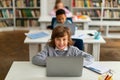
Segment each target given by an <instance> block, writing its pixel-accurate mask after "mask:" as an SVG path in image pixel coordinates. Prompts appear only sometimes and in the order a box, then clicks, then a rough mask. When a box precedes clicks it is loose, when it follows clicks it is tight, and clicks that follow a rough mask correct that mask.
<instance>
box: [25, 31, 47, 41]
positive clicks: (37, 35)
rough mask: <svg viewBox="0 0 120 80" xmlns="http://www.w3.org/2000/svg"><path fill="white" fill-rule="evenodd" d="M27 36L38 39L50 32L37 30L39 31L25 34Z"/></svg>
mask: <svg viewBox="0 0 120 80" xmlns="http://www.w3.org/2000/svg"><path fill="white" fill-rule="evenodd" d="M25 35H26V36H27V37H29V38H31V39H37V38H43V37H46V36H48V35H49V34H47V33H45V32H37V33H29V34H25Z"/></svg>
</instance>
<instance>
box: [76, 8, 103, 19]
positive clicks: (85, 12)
mask: <svg viewBox="0 0 120 80" xmlns="http://www.w3.org/2000/svg"><path fill="white" fill-rule="evenodd" d="M75 15H88V16H90V17H91V18H92V17H101V10H81V11H79V12H77V14H75Z"/></svg>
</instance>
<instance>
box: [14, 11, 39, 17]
mask: <svg viewBox="0 0 120 80" xmlns="http://www.w3.org/2000/svg"><path fill="white" fill-rule="evenodd" d="M16 17H17V18H38V17H40V10H39V9H18V10H16Z"/></svg>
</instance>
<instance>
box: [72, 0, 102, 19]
mask: <svg viewBox="0 0 120 80" xmlns="http://www.w3.org/2000/svg"><path fill="white" fill-rule="evenodd" d="M71 6H72V7H71V11H72V12H73V14H74V15H77V16H79V15H88V16H90V17H91V19H92V20H101V14H102V1H101V0H71Z"/></svg>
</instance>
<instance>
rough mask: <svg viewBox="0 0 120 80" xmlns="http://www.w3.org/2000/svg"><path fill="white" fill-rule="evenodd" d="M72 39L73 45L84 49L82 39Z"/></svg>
mask: <svg viewBox="0 0 120 80" xmlns="http://www.w3.org/2000/svg"><path fill="white" fill-rule="evenodd" d="M72 40H73V41H74V46H76V47H77V48H78V49H80V50H83V51H84V43H83V40H82V39H72Z"/></svg>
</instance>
